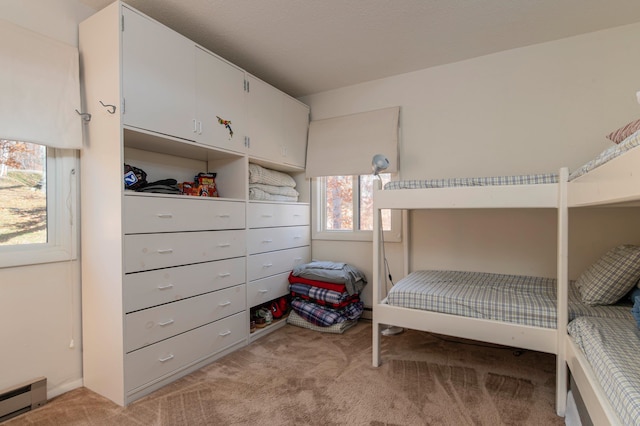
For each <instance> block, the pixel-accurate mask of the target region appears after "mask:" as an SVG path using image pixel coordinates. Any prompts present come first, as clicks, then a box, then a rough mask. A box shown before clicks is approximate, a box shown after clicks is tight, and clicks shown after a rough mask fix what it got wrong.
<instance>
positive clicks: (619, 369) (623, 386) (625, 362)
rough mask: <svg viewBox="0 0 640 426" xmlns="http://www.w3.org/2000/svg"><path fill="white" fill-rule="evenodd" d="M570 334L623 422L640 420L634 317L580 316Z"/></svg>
mask: <svg viewBox="0 0 640 426" xmlns="http://www.w3.org/2000/svg"><path fill="white" fill-rule="evenodd" d="M567 331H568V332H569V335H571V337H572V338H573V339H574V341H575V342H576V345H577V346H578V347H579V348H580V349H581V350H582V352H583V353H584V355H585V357H586V358H587V361H588V362H589V364H590V365H591V369H592V370H593V372H594V374H595V376H596V377H597V379H598V382H599V383H600V385H601V387H602V389H603V390H604V393H605V394H606V395H607V398H608V399H609V402H610V403H611V406H612V407H613V408H614V410H615V411H616V412H617V413H618V416H619V417H620V420H621V421H622V424H625V425H634V424H639V422H640V363H638V353H640V332H639V330H638V327H637V326H636V322H635V321H634V320H633V318H632V319H620V318H592V317H580V318H576V319H575V320H574V321H572V322H571V323H569V325H568V327H567Z"/></svg>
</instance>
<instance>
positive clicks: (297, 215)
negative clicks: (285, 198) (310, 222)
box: [293, 213, 302, 217]
mask: <svg viewBox="0 0 640 426" xmlns="http://www.w3.org/2000/svg"><path fill="white" fill-rule="evenodd" d="M300 216H302V215H301V214H299V213H294V214H293V217H300Z"/></svg>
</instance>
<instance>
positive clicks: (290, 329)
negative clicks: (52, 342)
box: [3, 321, 564, 426]
mask: <svg viewBox="0 0 640 426" xmlns="http://www.w3.org/2000/svg"><path fill="white" fill-rule="evenodd" d="M382 345H383V356H382V360H383V364H382V365H381V366H380V367H378V368H374V367H372V366H371V325H370V323H369V322H366V321H361V322H360V323H359V324H358V325H356V326H355V327H353V328H351V329H350V330H348V331H347V332H345V334H342V335H336V334H325V333H318V332H315V331H311V330H307V329H302V328H298V327H295V326H292V325H286V326H285V327H283V328H282V329H280V330H277V331H275V332H273V333H271V334H269V335H267V336H265V337H264V338H262V339H260V340H258V341H256V342H254V343H252V344H251V345H249V346H247V347H245V348H243V349H241V350H238V351H236V352H234V353H232V354H231V355H228V356H226V357H224V358H222V359H220V360H218V361H216V362H214V363H212V364H210V365H208V366H206V367H204V368H202V369H200V370H198V371H196V372H194V373H192V374H190V375H188V376H186V377H184V378H182V379H180V380H178V381H176V382H174V383H172V384H170V385H168V386H166V387H164V388H162V389H160V390H159V391H156V392H155V393H153V394H151V395H148V396H147V397H145V398H143V399H140V400H138V401H136V402H134V403H132V404H130V405H129V406H128V407H126V408H122V407H119V406H117V405H116V404H114V403H112V402H110V401H109V400H107V399H105V398H103V397H101V396H99V395H97V394H95V393H93V392H91V391H89V390H87V389H84V388H82V389H76V390H74V391H71V392H68V393H66V394H64V395H61V396H59V397H57V398H54V399H52V400H51V401H49V402H48V403H47V404H46V405H45V406H44V407H42V408H40V409H37V410H34V411H32V412H30V413H27V414H24V415H22V416H20V417H16V418H14V419H11V420H9V421H8V422H6V423H5V425H3V426H18V425H34V424H35V425H118V426H126V425H260V424H271V425H279V426H283V425H368V426H383V425H387V426H391V425H393V426H396V425H402V426H408V425H456V426H457V425H562V424H564V421H563V419H562V418H560V417H557V416H556V415H555V408H554V401H555V357H554V356H553V355H548V354H542V353H537V352H530V351H526V352H524V353H523V354H522V355H520V356H516V355H514V353H513V351H512V350H510V349H508V348H503V347H497V346H492V345H485V344H483V343H479V342H470V341H464V340H460V339H453V338H448V337H444V336H434V335H431V334H428V333H422V332H417V331H412V330H407V331H405V332H404V333H403V334H400V335H397V336H388V337H382ZM487 346H488V347H487Z"/></svg>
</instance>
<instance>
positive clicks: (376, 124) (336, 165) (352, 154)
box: [306, 107, 400, 177]
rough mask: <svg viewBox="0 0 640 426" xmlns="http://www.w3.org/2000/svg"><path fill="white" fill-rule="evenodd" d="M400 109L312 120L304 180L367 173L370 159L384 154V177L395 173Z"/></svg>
mask: <svg viewBox="0 0 640 426" xmlns="http://www.w3.org/2000/svg"><path fill="white" fill-rule="evenodd" d="M399 115H400V107H392V108H384V109H379V110H375V111H368V112H362V113H357V114H350V115H344V116H340V117H334V118H327V119H324V120H314V121H312V122H311V123H310V124H309V142H308V145H307V166H306V175H307V177H318V176H344V175H363V174H367V173H371V159H372V158H373V156H374V155H375V154H384V155H385V156H386V157H387V158H388V159H389V162H390V165H389V168H388V169H387V170H386V171H385V172H387V173H395V172H397V170H398V119H399Z"/></svg>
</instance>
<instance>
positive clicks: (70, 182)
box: [0, 147, 79, 268]
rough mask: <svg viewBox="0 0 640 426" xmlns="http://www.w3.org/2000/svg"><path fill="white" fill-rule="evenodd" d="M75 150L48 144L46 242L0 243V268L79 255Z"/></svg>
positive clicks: (47, 261)
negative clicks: (53, 146)
mask: <svg viewBox="0 0 640 426" xmlns="http://www.w3.org/2000/svg"><path fill="white" fill-rule="evenodd" d="M78 164H79V162H78V154H77V151H76V150H72V149H59V148H51V147H47V167H46V173H47V176H46V182H47V242H46V243H40V244H19V245H7V246H0V268H12V267H18V266H28V265H37V264H43V263H52V262H64V261H70V260H76V259H77V258H78V214H77V212H78V208H77V203H78V168H79V167H78Z"/></svg>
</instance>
